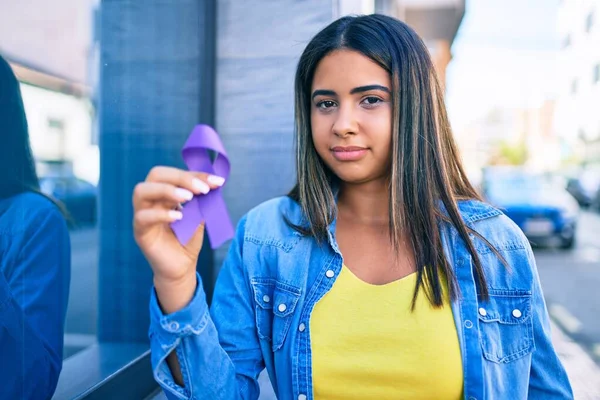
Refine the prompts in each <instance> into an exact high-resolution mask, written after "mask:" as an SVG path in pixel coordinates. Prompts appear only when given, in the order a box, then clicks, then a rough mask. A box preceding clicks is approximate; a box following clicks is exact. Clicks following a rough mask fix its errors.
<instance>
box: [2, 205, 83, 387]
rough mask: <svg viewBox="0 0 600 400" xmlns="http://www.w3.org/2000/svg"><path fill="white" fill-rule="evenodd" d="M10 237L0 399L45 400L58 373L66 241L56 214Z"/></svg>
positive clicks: (67, 266)
mask: <svg viewBox="0 0 600 400" xmlns="http://www.w3.org/2000/svg"><path fill="white" fill-rule="evenodd" d="M38 215H39V217H36V218H34V219H33V220H32V221H31V222H32V223H31V224H30V225H29V226H27V227H25V230H23V231H22V232H19V234H17V235H15V237H13V238H11V240H14V241H15V242H16V244H17V245H18V246H19V247H20V248H19V249H18V252H17V254H18V256H17V257H16V258H15V259H14V260H12V261H11V262H12V263H13V264H14V265H13V266H12V270H11V271H10V274H8V275H5V274H4V273H2V272H0V354H1V356H0V377H2V378H3V379H2V382H1V384H0V398H2V399H49V398H51V397H52V395H53V393H54V390H55V389H56V384H57V382H58V376H59V374H60V371H61V368H62V355H63V335H64V321H65V314H66V308H67V299H68V293H69V281H70V264H71V261H70V257H71V250H70V242H69V233H68V229H67V226H66V223H65V221H64V219H63V217H62V216H61V215H60V213H59V212H58V210H56V209H55V208H54V206H52V208H51V209H48V210H45V212H44V213H43V214H42V213H39V214H38Z"/></svg>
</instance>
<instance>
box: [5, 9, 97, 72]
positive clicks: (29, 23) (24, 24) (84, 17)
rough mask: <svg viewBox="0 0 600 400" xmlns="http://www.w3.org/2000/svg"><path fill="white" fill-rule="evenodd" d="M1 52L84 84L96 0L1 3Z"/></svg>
mask: <svg viewBox="0 0 600 400" xmlns="http://www.w3.org/2000/svg"><path fill="white" fill-rule="evenodd" d="M0 3H1V4H0V53H6V55H7V56H9V57H11V58H14V59H15V60H16V61H23V62H26V63H27V64H28V65H29V66H34V67H36V68H40V69H43V70H44V71H46V72H49V73H51V74H56V75H59V76H61V77H65V78H68V79H69V80H73V81H76V82H80V83H85V82H87V80H88V63H87V59H88V52H89V49H90V44H91V38H92V28H93V24H92V17H93V14H92V12H91V10H92V7H93V5H94V4H95V3H96V0H52V1H47V0H19V1H10V0H8V1H6V0H4V1H2V2H0Z"/></svg>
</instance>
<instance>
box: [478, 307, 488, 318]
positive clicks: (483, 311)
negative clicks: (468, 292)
mask: <svg viewBox="0 0 600 400" xmlns="http://www.w3.org/2000/svg"><path fill="white" fill-rule="evenodd" d="M479 315H481V316H482V317H485V316H486V315H487V311H485V308H483V307H482V308H480V309H479Z"/></svg>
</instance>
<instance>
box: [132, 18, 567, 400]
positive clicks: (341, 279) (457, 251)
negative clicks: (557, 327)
mask: <svg viewBox="0 0 600 400" xmlns="http://www.w3.org/2000/svg"><path fill="white" fill-rule="evenodd" d="M295 91H296V167H297V174H298V181H297V184H296V186H295V187H294V189H293V190H292V191H291V193H290V194H289V195H288V196H286V197H282V198H277V199H274V200H271V201H268V202H266V203H264V204H262V205H260V206H258V207H256V208H255V209H253V210H251V211H250V212H249V213H248V214H247V215H246V216H244V217H243V218H242V219H241V221H240V222H239V225H238V228H237V233H236V236H235V238H234V240H233V242H232V244H231V246H230V249H229V254H228V256H227V258H226V260H225V263H224V266H223V268H222V269H221V272H220V274H219V277H218V280H217V284H216V288H215V294H214V299H213V303H212V306H211V310H210V313H209V310H208V307H207V304H206V301H205V296H204V292H203V290H202V285H201V282H199V278H198V275H197V274H196V272H195V267H196V260H197V257H198V252H199V250H200V246H201V243H202V237H203V232H204V228H203V226H200V227H199V228H198V230H197V234H196V236H195V237H194V238H193V239H192V240H190V242H189V243H187V244H186V245H185V246H182V245H180V244H179V243H178V241H177V240H176V238H175V236H174V234H173V232H172V231H171V230H170V228H169V225H168V223H169V222H171V221H173V220H175V219H179V218H181V213H180V212H179V211H177V210H175V209H174V208H176V206H177V204H178V203H179V202H181V201H185V200H188V199H190V198H191V196H192V194H196V195H202V193H206V192H207V191H208V190H210V189H211V188H215V187H217V186H218V185H219V184H220V183H221V182H220V181H219V179H218V177H211V176H206V175H205V174H202V173H194V172H187V171H181V170H177V169H173V168H168V167H155V168H153V169H152V171H151V172H150V174H149V175H148V177H147V180H146V181H145V182H143V183H140V184H139V185H138V186H137V187H136V190H135V193H134V196H133V202H134V207H135V221H134V224H135V238H136V240H137V243H138V244H139V246H140V248H141V249H142V251H143V252H144V254H145V256H146V257H147V259H148V261H149V263H150V265H151V267H152V269H153V271H154V290H153V291H152V296H151V303H150V312H151V325H150V331H149V334H150V338H151V346H152V364H153V367H154V376H155V378H156V380H157V381H158V382H159V383H160V384H161V386H162V387H163V388H164V391H165V393H166V394H167V397H169V398H171V399H192V398H206V399H238V398H240V399H256V398H257V397H258V394H259V387H258V384H257V377H258V375H259V373H260V372H261V371H262V370H263V369H264V368H265V367H266V369H267V371H268V374H269V377H270V379H271V382H272V384H273V387H274V389H275V392H276V394H277V395H278V397H279V398H280V399H299V400H302V399H462V398H465V399H525V398H529V399H570V398H572V397H573V396H572V393H571V388H570V385H569V381H568V379H567V375H566V373H565V370H564V369H563V367H562V365H561V363H560V361H559V359H558V357H557V355H556V353H555V351H554V348H553V346H552V343H551V340H550V325H549V320H548V314H547V311H546V306H545V304H544V298H543V295H542V291H541V288H540V283H539V279H538V274H537V270H536V266H535V261H534V258H533V254H532V251H531V248H530V246H529V244H528V242H527V240H526V239H525V237H524V236H523V234H522V233H521V232H520V231H519V229H518V228H517V227H516V225H514V224H513V223H512V222H511V221H510V220H509V219H508V218H507V217H506V216H504V215H503V214H502V213H501V212H500V211H498V210H497V209H495V208H493V207H491V206H489V205H487V204H485V203H483V202H482V201H481V200H480V199H479V196H478V194H477V193H476V191H475V190H474V189H473V187H472V186H471V184H470V183H469V182H468V180H467V178H466V176H465V173H464V170H463V168H462V167H461V164H460V160H459V156H458V151H457V149H456V146H455V144H454V142H453V139H452V134H451V131H450V126H449V123H448V119H447V116H446V110H445V106H444V103H443V95H442V91H441V89H440V87H439V84H438V82H437V78H436V75H435V72H434V67H433V65H432V62H431V60H430V57H429V55H428V52H427V49H426V47H425V45H424V44H423V42H422V41H421V40H420V39H419V38H418V36H417V35H416V34H415V33H414V31H412V30H411V29H410V28H409V27H408V26H407V25H405V24H404V23H402V22H400V21H397V20H395V19H393V18H390V17H386V16H381V15H370V16H361V17H344V18H341V19H339V20H337V21H335V22H334V23H332V24H331V25H329V26H328V27H326V28H325V29H324V30H323V31H321V32H320V33H319V34H317V35H316V36H315V37H314V38H313V39H312V41H311V42H310V43H309V44H308V46H307V48H306V50H305V51H304V53H303V54H302V56H301V58H300V61H299V64H298V70H297V75H296V83H295Z"/></svg>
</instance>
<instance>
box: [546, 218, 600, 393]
mask: <svg viewBox="0 0 600 400" xmlns="http://www.w3.org/2000/svg"><path fill="white" fill-rule="evenodd" d="M577 233H578V243H577V246H576V248H575V249H573V250H572V251H563V250H546V249H539V250H536V251H535V255H536V260H537V264H538V270H539V273H540V280H541V282H542V289H543V290H544V296H545V298H546V302H547V304H548V311H549V313H550V315H551V317H552V318H553V320H554V321H555V322H556V323H557V324H558V325H560V327H561V328H562V329H563V330H564V331H565V332H566V333H567V334H568V335H570V336H571V337H572V338H573V339H574V340H575V341H577V342H578V343H579V344H581V345H582V346H584V347H585V348H586V350H587V351H588V352H589V353H590V354H591V355H592V356H593V357H594V358H595V360H596V362H598V363H599V364H600V296H599V295H598V293H599V291H600V215H599V214H595V213H589V212H583V213H582V214H581V217H580V220H579V227H578V232H577ZM599 385H600V383H599Z"/></svg>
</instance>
